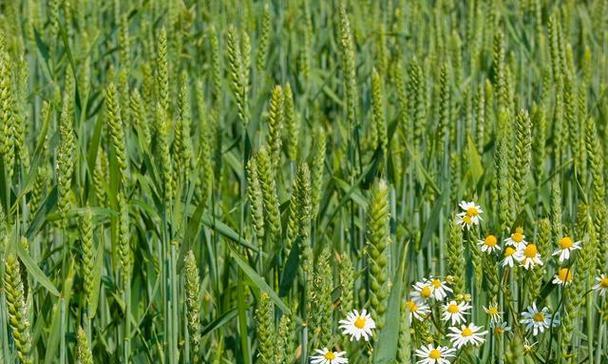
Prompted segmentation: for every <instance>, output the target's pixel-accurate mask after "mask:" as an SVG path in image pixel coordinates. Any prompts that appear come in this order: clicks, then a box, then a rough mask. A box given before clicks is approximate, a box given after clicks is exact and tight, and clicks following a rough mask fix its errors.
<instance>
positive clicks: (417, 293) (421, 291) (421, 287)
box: [412, 279, 435, 300]
mask: <svg viewBox="0 0 608 364" xmlns="http://www.w3.org/2000/svg"><path fill="white" fill-rule="evenodd" d="M412 288H414V292H412V297H413V298H415V299H420V300H428V299H429V298H431V297H433V291H434V290H435V287H433V285H432V284H431V282H429V281H428V280H426V279H425V280H423V281H420V282H416V284H414V285H413V286H412Z"/></svg>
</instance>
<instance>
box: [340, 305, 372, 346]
mask: <svg viewBox="0 0 608 364" xmlns="http://www.w3.org/2000/svg"><path fill="white" fill-rule="evenodd" d="M340 328H341V329H342V334H344V335H350V341H353V340H357V341H359V340H360V339H361V338H362V337H363V339H365V341H369V338H370V337H371V336H372V334H373V330H374V329H375V328H376V322H375V321H374V320H373V319H372V317H371V316H370V314H369V313H367V311H366V310H365V309H363V310H361V313H359V311H357V310H353V311H352V312H349V313H348V315H346V319H345V320H340Z"/></svg>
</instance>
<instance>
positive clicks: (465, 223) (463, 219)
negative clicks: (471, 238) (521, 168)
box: [456, 212, 473, 230]
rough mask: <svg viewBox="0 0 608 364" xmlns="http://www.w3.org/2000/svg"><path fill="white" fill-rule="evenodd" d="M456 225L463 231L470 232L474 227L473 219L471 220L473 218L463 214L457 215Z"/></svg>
mask: <svg viewBox="0 0 608 364" xmlns="http://www.w3.org/2000/svg"><path fill="white" fill-rule="evenodd" d="M456 224H457V225H458V226H460V227H461V228H462V229H464V228H466V229H467V230H469V229H470V228H471V226H473V219H472V218H471V216H469V215H467V214H466V213H464V212H463V213H460V214H458V215H456Z"/></svg>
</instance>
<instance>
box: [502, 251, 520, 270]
mask: <svg viewBox="0 0 608 364" xmlns="http://www.w3.org/2000/svg"><path fill="white" fill-rule="evenodd" d="M515 253H517V250H516V249H515V248H514V247H512V246H508V247H506V248H505V252H504V256H505V259H504V260H503V261H502V266H503V267H506V266H509V267H511V268H513V264H515Z"/></svg>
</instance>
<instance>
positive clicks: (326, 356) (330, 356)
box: [324, 351, 336, 360]
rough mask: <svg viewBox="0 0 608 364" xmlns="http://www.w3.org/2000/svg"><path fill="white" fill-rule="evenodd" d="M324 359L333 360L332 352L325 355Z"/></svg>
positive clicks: (334, 355) (334, 356)
mask: <svg viewBox="0 0 608 364" xmlns="http://www.w3.org/2000/svg"><path fill="white" fill-rule="evenodd" d="M324 357H325V359H327V360H334V359H335V358H336V354H334V352H333V351H328V352H327V353H325V355H324Z"/></svg>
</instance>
